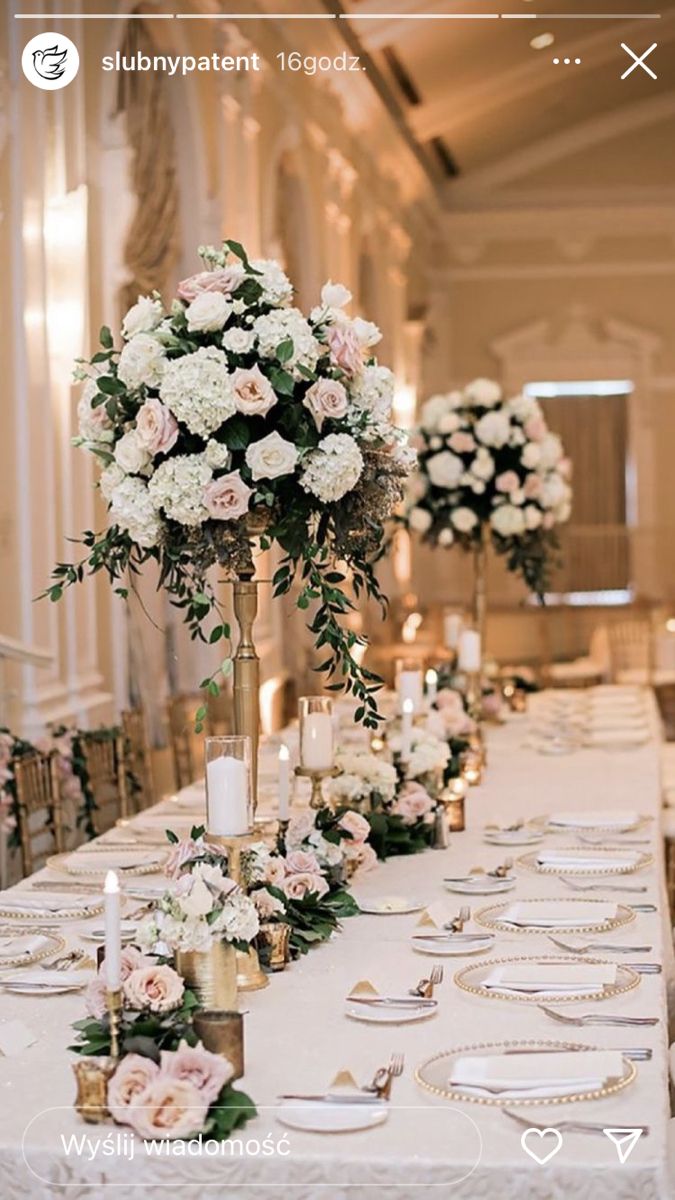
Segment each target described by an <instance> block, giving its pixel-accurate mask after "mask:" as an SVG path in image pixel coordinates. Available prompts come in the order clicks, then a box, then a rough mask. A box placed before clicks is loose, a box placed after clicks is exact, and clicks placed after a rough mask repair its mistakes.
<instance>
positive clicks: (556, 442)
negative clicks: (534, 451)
mask: <svg viewBox="0 0 675 1200" xmlns="http://www.w3.org/2000/svg"><path fill="white" fill-rule="evenodd" d="M539 449H540V451H541V458H540V460H539V461H540V463H541V466H542V467H545V468H546V469H547V470H548V469H550V468H551V467H555V466H557V464H558V463H559V462H560V459H561V458H562V456H563V448H562V442H561V441H560V438H559V437H558V435H557V433H547V434H546V437H545V438H544V440H543V441H542V442H540V443H539Z"/></svg>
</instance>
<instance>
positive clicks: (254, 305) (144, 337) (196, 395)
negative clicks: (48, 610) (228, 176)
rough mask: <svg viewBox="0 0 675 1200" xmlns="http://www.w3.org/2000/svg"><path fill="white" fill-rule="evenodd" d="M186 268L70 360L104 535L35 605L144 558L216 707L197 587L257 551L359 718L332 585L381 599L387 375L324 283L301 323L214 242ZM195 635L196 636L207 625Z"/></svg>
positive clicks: (389, 490) (252, 264)
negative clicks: (188, 637) (269, 554)
mask: <svg viewBox="0 0 675 1200" xmlns="http://www.w3.org/2000/svg"><path fill="white" fill-rule="evenodd" d="M199 253H200V256H201V258H202V260H203V269H202V270H201V271H199V272H198V273H197V274H195V275H192V276H190V278H188V279H184V280H183V281H182V282H181V283H180V284H179V285H178V289H177V293H178V294H177V296H176V297H175V298H174V300H173V301H172V302H171V304H170V305H169V306H168V307H165V306H164V304H163V302H162V300H161V298H160V296H159V295H157V294H153V295H152V296H140V297H139V299H138V302H137V304H135V305H133V307H132V308H131V309H130V310H129V312H127V314H126V316H125V317H124V320H123V321H122V328H121V341H120V343H118V345H117V346H116V345H115V342H114V339H113V336H112V333H111V331H110V330H109V329H107V328H103V329H102V330H101V335H100V341H101V349H100V350H99V351H98V352H97V353H96V354H94V356H93V358H92V359H91V361H89V362H81V363H80V365H79V367H78V369H77V371H76V376H77V377H78V378H79V379H80V380H82V381H83V382H84V385H85V386H84V391H83V393H82V398H81V401H80V405H79V418H80V436H79V438H78V439H77V441H78V444H79V445H81V446H83V447H84V448H85V450H87V451H89V452H90V453H92V454H94V455H95V456H96V458H97V459H98V461H99V463H100V465H101V467H102V468H103V470H102V474H101V477H100V480H99V487H100V491H101V494H102V496H103V498H104V500H105V501H106V503H107V505H108V520H109V527H108V529H107V530H106V531H104V532H103V533H98V534H97V533H94V532H92V531H87V532H86V533H85V534H84V535H83V538H82V542H83V544H84V546H85V550H86V553H85V555H84V557H83V558H82V559H81V561H80V562H78V563H59V564H58V565H57V567H56V568H55V570H54V572H53V576H52V579H53V582H52V584H51V586H50V587H49V588H48V589H47V591H46V592H45V595H48V596H49V597H50V598H51V599H52V600H59V599H60V597H61V596H62V595H63V591H64V588H65V587H68V586H70V585H72V584H76V583H79V582H80V581H81V580H82V579H83V578H84V576H85V575H86V574H96V573H98V572H99V571H105V572H106V573H107V575H108V577H109V579H110V581H111V583H112V585H113V587H114V588H115V590H116V592H117V593H118V594H120V595H121V596H123V597H126V596H127V593H128V586H129V584H128V581H127V576H129V579H130V580H131V584H132V586H133V579H134V574H135V573H136V572H138V571H139V570H141V569H142V568H143V566H144V564H145V563H147V562H148V561H149V560H154V561H155V562H156V563H157V564H158V566H159V576H160V586H161V587H163V588H164V589H165V590H166V591H167V593H168V595H169V599H170V601H171V603H172V604H174V605H175V606H176V607H177V608H179V609H180V610H181V612H182V614H183V618H184V620H185V622H186V623H187V625H188V626H189V628H190V631H191V634H192V636H193V637H199V638H202V639H203V640H208V641H209V642H211V643H214V644H218V643H220V644H221V648H222V651H223V657H222V658H221V666H220V667H219V668H218V670H216V671H215V672H214V673H213V675H211V676H209V678H208V679H207V680H205V681H204V683H203V685H202V686H204V687H208V689H209V690H210V691H211V692H212V693H213V694H217V692H218V690H219V686H220V679H221V675H222V674H225V673H227V672H229V669H230V662H231V648H230V629H229V626H228V623H227V620H226V619H225V616H224V613H223V610H222V607H221V605H220V603H219V600H218V597H217V588H215V587H214V586H212V584H211V583H210V582H209V578H208V572H209V569H210V568H211V567H214V566H219V567H221V568H222V569H223V570H224V573H225V577H226V578H227V579H234V578H236V577H237V576H239V577H241V576H246V577H250V576H251V575H252V573H253V561H252V554H253V551H254V548H255V545H256V540H257V539H259V545H260V546H261V548H263V549H267V548H268V547H269V546H270V545H272V544H273V543H275V544H276V545H277V546H278V547H279V548H280V550H281V552H282V560H281V563H280V565H279V567H278V570H277V572H276V575H275V577H274V589H275V594H276V595H280V594H287V593H290V592H291V590H292V588H293V585H294V580H295V579H296V577H298V578H299V579H300V586H299V588H298V589H297V595H296V603H297V605H298V607H299V608H300V609H302V610H307V609H308V608H309V607H310V605H312V606H313V608H312V616H311V622H310V625H309V628H310V629H311V631H312V633H313V634H314V638H315V644H316V646H317V647H319V648H323V649H324V650H325V652H326V655H327V657H326V659H325V662H324V664H323V668H324V669H325V670H326V671H327V672H328V674H329V676H333V675H335V676H336V678H337V679H339V680H340V681H341V682H340V683H339V684H334V685H333V686H335V687H338V686H339V687H345V688H346V689H347V690H348V691H350V692H352V693H353V695H354V696H355V697H356V699H357V702H358V709H357V717H356V719H357V720H358V721H361V720H363V721H364V722H365V723H366V724H371V725H374V724H376V723H377V721H378V720H379V719H380V718H379V713H378V711H377V704H376V701H375V697H374V692H375V691H377V687H378V685H379V682H380V681H378V679H377V677H375V676H374V675H373V674H372V673H371V672H369V671H368V670H366V669H365V668H363V667H362V666H360V665H359V656H358V655H356V656H355V655H354V653H353V652H354V648H355V646H356V645H357V644H360V643H361V639H360V638H359V637H358V636H357V634H356V633H354V632H353V631H352V630H350V629H349V628H348V627H347V625H346V623H343V618H344V616H345V615H346V614H347V613H348V611H349V610H350V609H351V608H353V601H352V600H351V598H350V596H349V594H348V588H347V572H346V570H345V568H347V569H348V572H349V578H350V586H351V587H352V588H353V590H354V592H355V594H356V596H357V597H358V596H361V595H363V594H365V595H369V596H372V597H374V598H375V599H377V600H379V601H381V602H382V603H384V602H385V597H384V596H383V595H382V593H381V592H380V589H379V586H378V583H377V580H376V577H375V574H374V570H373V563H374V560H375V559H376V558H377V556H378V555H379V553H380V551H381V549H382V545H383V541H384V523H385V522H386V521H387V520H388V519H389V518H390V517H391V516H392V514H393V512H394V510H395V509H396V507H397V505H398V504H399V502H400V501H401V499H402V497H403V492H404V487H405V481H406V478H407V475H408V473H409V471H410V470H411V468H412V466H413V464H414V461H415V454H414V451H412V449H411V448H410V446H409V444H408V440H407V436H406V434H405V433H404V432H403V431H401V430H399V429H397V428H396V427H395V426H394V425H393V423H392V415H391V414H392V400H393V390H394V378H393V375H392V373H391V371H389V370H388V369H387V368H386V367H381V366H379V365H378V364H377V362H376V360H375V358H374V357H373V355H372V347H373V346H374V345H376V343H377V342H378V341H379V340H380V337H381V334H380V331H379V329H377V327H376V326H375V325H373V324H371V323H370V322H368V321H365V320H363V319H361V318H360V317H355V318H352V317H349V316H348V315H347V313H346V311H345V308H346V305H348V304H349V302H350V301H351V295H350V293H349V292H348V291H347V289H346V288H344V287H342V286H341V285H339V284H333V283H328V284H326V286H325V287H324V288H323V291H322V293H321V302H320V304H319V305H317V307H315V308H314V309H313V310H312V311H311V313H310V314H309V316H308V317H306V316H304V315H303V313H302V312H301V311H300V309H298V308H296V307H294V306H293V288H292V285H291V283H290V282H289V280H288V279H287V278H286V276H285V274H284V273H283V271H282V270H281V268H280V266H279V265H278V263H276V262H274V261H271V260H266V259H262V260H253V261H250V260H249V259H248V257H247V254H246V251H245V250H244V248H243V247H242V246H241V245H239V244H238V243H236V242H233V241H228V242H225V243H224V244H223V247H222V249H215V248H214V247H212V246H203V247H200V249H199ZM207 625H209V626H210V627H209V628H207Z"/></svg>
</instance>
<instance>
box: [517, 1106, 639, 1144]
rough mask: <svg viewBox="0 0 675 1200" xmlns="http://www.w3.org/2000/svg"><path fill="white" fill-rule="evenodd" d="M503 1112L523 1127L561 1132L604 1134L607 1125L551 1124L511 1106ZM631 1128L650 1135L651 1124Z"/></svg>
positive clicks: (574, 1122)
mask: <svg viewBox="0 0 675 1200" xmlns="http://www.w3.org/2000/svg"><path fill="white" fill-rule="evenodd" d="M502 1112H503V1114H504V1116H505V1117H509V1118H510V1119H511V1120H512V1121H515V1122H516V1124H517V1125H520V1126H521V1128H523V1129H541V1130H544V1129H551V1128H553V1129H557V1130H558V1132H559V1133H601V1134H604V1132H605V1129H606V1128H607V1125H606V1124H605V1123H600V1122H597V1123H596V1122H595V1121H559V1122H558V1124H557V1125H554V1126H551V1125H548V1124H546V1123H545V1122H542V1121H540V1122H537V1121H533V1120H532V1118H531V1117H521V1116H520V1115H519V1114H518V1113H515V1112H513V1111H512V1110H511V1109H510V1108H503V1109H502ZM631 1129H639V1130H640V1132H641V1134H642V1135H643V1136H644V1137H649V1125H631Z"/></svg>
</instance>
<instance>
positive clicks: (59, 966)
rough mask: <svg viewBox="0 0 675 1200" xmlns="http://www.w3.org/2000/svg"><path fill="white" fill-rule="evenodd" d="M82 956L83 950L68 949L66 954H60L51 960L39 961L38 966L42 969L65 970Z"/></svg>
mask: <svg viewBox="0 0 675 1200" xmlns="http://www.w3.org/2000/svg"><path fill="white" fill-rule="evenodd" d="M83 958H84V950H69V951H68V953H67V954H61V955H60V956H59V957H58V958H54V959H52V961H51V962H47V963H46V962H42V963H40V966H41V967H42V969H43V971H67V970H68V968H69V967H74V966H75V963H78V962H80V961H81V960H82V959H83Z"/></svg>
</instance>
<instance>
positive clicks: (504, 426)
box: [474, 412, 510, 447]
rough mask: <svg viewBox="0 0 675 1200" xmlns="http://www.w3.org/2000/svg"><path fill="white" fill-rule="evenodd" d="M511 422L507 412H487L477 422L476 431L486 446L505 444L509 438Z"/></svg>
mask: <svg viewBox="0 0 675 1200" xmlns="http://www.w3.org/2000/svg"><path fill="white" fill-rule="evenodd" d="M509 431H510V422H509V418H508V416H507V415H506V413H503V412H490V413H485V416H483V417H481V419H480V421H477V422H476V425H475V429H474V432H475V434H476V437H477V438H478V440H479V441H481V442H482V443H483V445H485V446H497V447H499V446H504V445H506V443H507V442H508V440H509Z"/></svg>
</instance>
